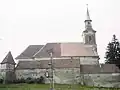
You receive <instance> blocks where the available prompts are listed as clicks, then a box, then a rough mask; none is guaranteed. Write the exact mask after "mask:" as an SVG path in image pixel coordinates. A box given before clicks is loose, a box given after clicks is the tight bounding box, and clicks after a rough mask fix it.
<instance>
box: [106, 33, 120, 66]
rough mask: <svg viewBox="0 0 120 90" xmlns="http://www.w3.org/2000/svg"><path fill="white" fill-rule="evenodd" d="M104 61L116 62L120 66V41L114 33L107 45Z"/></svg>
mask: <svg viewBox="0 0 120 90" xmlns="http://www.w3.org/2000/svg"><path fill="white" fill-rule="evenodd" d="M105 55H106V56H105V58H106V60H105V63H109V64H116V65H117V66H118V67H119V68H120V43H119V41H118V39H117V38H116V36H115V35H113V39H112V41H111V42H109V44H108V46H107V51H106V53H105Z"/></svg>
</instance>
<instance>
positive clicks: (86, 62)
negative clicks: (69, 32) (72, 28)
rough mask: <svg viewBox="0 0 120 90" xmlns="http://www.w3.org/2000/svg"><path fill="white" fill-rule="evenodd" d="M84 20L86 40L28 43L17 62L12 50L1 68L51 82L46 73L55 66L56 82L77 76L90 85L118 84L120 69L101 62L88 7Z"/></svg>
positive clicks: (68, 81)
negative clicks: (41, 77) (42, 43)
mask: <svg viewBox="0 0 120 90" xmlns="http://www.w3.org/2000/svg"><path fill="white" fill-rule="evenodd" d="M84 23H85V30H83V32H82V36H83V42H64V43H56V42H55V43H47V44H45V45H29V46H28V47H27V48H26V49H25V50H24V51H23V52H22V53H21V54H20V55H18V56H17V57H16V58H15V59H16V60H17V61H18V63H17V65H16V66H15V62H14V59H13V57H12V54H11V52H9V53H8V55H7V56H6V57H5V58H4V60H3V61H2V62H1V72H4V74H5V70H8V69H9V70H11V71H13V72H15V76H16V79H20V78H25V79H26V78H28V77H31V78H39V77H40V76H43V77H44V78H45V83H50V80H49V78H47V77H46V73H48V74H49V72H50V70H51V69H52V70H53V77H54V82H55V83H59V84H72V82H73V80H74V83H82V82H84V83H85V84H86V85H90V86H98V85H100V86H108V87H109V86H114V85H116V84H118V85H119V83H118V82H119V81H117V80H118V78H119V75H120V74H119V72H120V70H119V69H118V68H117V67H116V66H115V65H114V64H99V59H100V58H99V55H98V52H97V44H96V31H95V30H94V29H93V27H92V20H91V18H90V15H89V10H88V8H87V12H86V19H85V21H84ZM51 66H52V68H51ZM111 81H114V82H116V83H114V84H113V83H110V82H111Z"/></svg>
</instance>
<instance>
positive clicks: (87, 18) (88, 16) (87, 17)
mask: <svg viewBox="0 0 120 90" xmlns="http://www.w3.org/2000/svg"><path fill="white" fill-rule="evenodd" d="M86 5H87V16H86V20H91V19H90V15H89V10H88V4H86Z"/></svg>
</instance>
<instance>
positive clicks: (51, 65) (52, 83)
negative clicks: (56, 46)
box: [47, 49, 54, 90]
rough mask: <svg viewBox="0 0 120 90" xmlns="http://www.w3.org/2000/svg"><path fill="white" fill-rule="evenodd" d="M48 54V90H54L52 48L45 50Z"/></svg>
mask: <svg viewBox="0 0 120 90" xmlns="http://www.w3.org/2000/svg"><path fill="white" fill-rule="evenodd" d="M47 52H48V54H49V55H50V64H49V65H50V71H51V75H50V78H51V81H50V86H51V87H50V90H54V65H53V49H49V50H47Z"/></svg>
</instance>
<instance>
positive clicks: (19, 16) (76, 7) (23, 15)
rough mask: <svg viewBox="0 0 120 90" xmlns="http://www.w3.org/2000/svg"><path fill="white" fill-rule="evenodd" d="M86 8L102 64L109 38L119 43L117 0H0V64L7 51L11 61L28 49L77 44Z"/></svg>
mask: <svg viewBox="0 0 120 90" xmlns="http://www.w3.org/2000/svg"><path fill="white" fill-rule="evenodd" d="M86 4H88V6H89V11H90V17H91V19H92V20H93V22H92V25H93V29H94V30H96V31H97V33H96V38H97V45H98V53H99V55H100V58H101V59H100V62H104V60H105V59H104V56H105V50H106V46H107V44H108V43H109V41H111V39H112V35H113V34H116V36H117V38H118V39H119V40H120V10H119V9H120V0H0V38H1V39H2V40H0V61H2V60H3V58H4V57H5V56H6V54H7V53H8V51H9V50H10V51H11V52H12V54H13V57H14V58H15V57H16V56H17V55H19V54H20V53H21V52H22V51H23V50H24V49H26V48H27V47H28V45H40V44H45V43H47V42H81V41H82V37H81V35H82V31H83V30H84V29H85V25H84V20H85V18H86V17H85V16H86Z"/></svg>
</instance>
